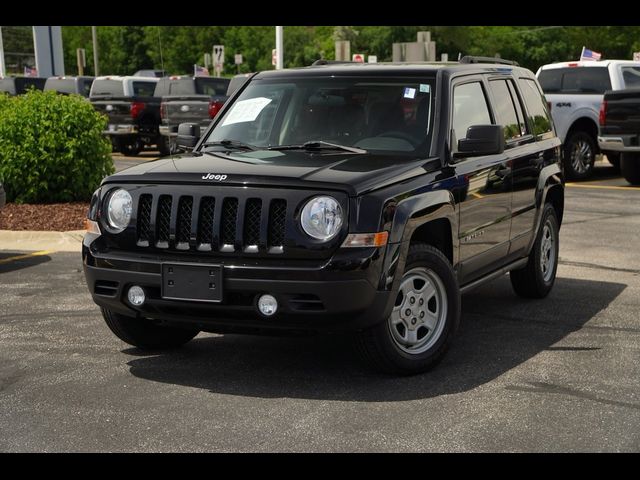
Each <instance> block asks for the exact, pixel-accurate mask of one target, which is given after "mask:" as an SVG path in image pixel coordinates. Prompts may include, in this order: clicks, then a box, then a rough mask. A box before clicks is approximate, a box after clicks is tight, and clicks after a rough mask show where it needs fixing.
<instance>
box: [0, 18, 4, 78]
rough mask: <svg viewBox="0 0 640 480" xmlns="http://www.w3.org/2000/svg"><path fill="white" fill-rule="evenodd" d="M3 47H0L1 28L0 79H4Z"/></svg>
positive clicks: (0, 29)
mask: <svg viewBox="0 0 640 480" xmlns="http://www.w3.org/2000/svg"><path fill="white" fill-rule="evenodd" d="M4 74H5V69H4V46H3V45H2V27H0V77H4Z"/></svg>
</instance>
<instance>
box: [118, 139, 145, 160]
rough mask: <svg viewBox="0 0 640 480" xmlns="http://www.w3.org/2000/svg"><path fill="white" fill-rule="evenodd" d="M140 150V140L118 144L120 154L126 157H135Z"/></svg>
mask: <svg viewBox="0 0 640 480" xmlns="http://www.w3.org/2000/svg"><path fill="white" fill-rule="evenodd" d="M141 150H142V142H140V140H127V141H121V142H120V153H121V154H123V155H124V156H126V157H136V156H138V154H139V153H140V151H141Z"/></svg>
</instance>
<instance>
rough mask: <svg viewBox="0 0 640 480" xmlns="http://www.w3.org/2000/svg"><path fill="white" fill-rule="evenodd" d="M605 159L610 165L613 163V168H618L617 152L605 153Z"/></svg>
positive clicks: (618, 158) (618, 155)
mask: <svg viewBox="0 0 640 480" xmlns="http://www.w3.org/2000/svg"><path fill="white" fill-rule="evenodd" d="M607 160H608V161H609V163H610V164H611V165H613V168H615V169H616V170H617V171H619V170H620V154H619V153H607Z"/></svg>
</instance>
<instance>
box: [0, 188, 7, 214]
mask: <svg viewBox="0 0 640 480" xmlns="http://www.w3.org/2000/svg"><path fill="white" fill-rule="evenodd" d="M6 203H7V193H6V192H5V191H4V187H3V186H2V182H0V210H2V207H4V206H5V204H6Z"/></svg>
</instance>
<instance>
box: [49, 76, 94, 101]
mask: <svg viewBox="0 0 640 480" xmlns="http://www.w3.org/2000/svg"><path fill="white" fill-rule="evenodd" d="M93 80H94V77H86V76H83V77H67V76H58V77H49V78H47V81H46V82H45V84H44V90H45V92H46V91H48V90H53V91H54V92H58V93H61V94H63V95H69V94H72V93H75V94H77V95H82V96H83V97H86V98H89V93H90V92H91V85H92V84H93Z"/></svg>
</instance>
